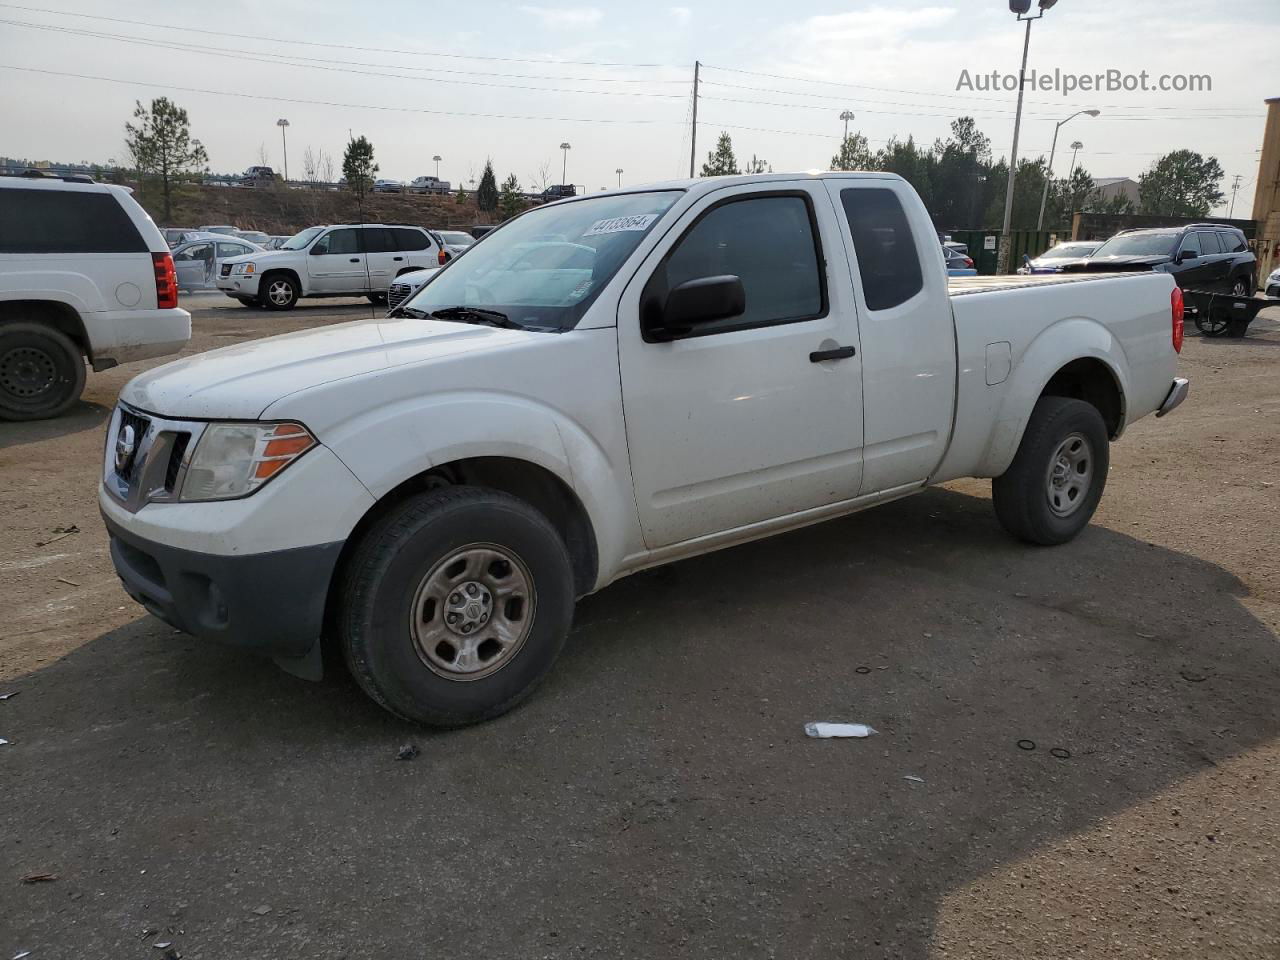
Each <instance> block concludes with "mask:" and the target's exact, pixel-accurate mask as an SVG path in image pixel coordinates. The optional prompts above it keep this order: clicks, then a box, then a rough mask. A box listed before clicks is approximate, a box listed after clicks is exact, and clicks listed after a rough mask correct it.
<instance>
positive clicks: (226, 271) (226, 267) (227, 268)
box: [222, 263, 231, 277]
mask: <svg viewBox="0 0 1280 960" xmlns="http://www.w3.org/2000/svg"><path fill="white" fill-rule="evenodd" d="M222 275H223V276H224V277H229V276H231V264H229V263H224V264H223V265H222Z"/></svg>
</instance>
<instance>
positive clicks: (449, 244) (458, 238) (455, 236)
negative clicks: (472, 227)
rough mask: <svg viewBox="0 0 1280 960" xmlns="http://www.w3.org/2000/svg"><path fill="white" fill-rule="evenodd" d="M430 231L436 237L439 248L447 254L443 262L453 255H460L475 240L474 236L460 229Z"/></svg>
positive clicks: (450, 258)
mask: <svg viewBox="0 0 1280 960" xmlns="http://www.w3.org/2000/svg"><path fill="white" fill-rule="evenodd" d="M431 232H432V233H433V234H435V236H436V237H437V238H438V242H439V244H440V249H441V250H443V251H444V252H445V253H446V254H447V256H446V257H445V258H444V262H448V261H449V260H452V259H453V258H454V257H460V256H462V255H463V254H464V253H466V252H467V249H468V248H469V247H470V246H471V245H472V244H473V243H475V242H476V238H475V237H473V236H472V235H471V234H469V233H465V232H464V231H462V230H433V231H431Z"/></svg>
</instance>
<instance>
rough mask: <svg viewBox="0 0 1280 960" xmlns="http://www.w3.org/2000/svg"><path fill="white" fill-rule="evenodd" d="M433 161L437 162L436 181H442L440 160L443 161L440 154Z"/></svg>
mask: <svg viewBox="0 0 1280 960" xmlns="http://www.w3.org/2000/svg"><path fill="white" fill-rule="evenodd" d="M431 159H432V160H434V161H435V162H436V179H437V180H439V179H440V160H441V157H440V154H438V153H437V154H436V155H435V156H434V157H432V158H431Z"/></svg>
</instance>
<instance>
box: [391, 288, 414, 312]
mask: <svg viewBox="0 0 1280 960" xmlns="http://www.w3.org/2000/svg"><path fill="white" fill-rule="evenodd" d="M410 290H412V288H411V287H410V286H409V284H407V283H393V284H392V285H391V286H390V287H389V288H388V289H387V306H388V307H398V306H400V304H402V303H404V301H405V300H406V298H408V296H409V292H410Z"/></svg>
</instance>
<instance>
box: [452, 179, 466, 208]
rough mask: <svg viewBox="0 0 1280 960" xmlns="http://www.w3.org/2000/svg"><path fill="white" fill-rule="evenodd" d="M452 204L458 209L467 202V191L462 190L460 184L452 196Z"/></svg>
mask: <svg viewBox="0 0 1280 960" xmlns="http://www.w3.org/2000/svg"><path fill="white" fill-rule="evenodd" d="M453 202H454V203H456V204H457V205H458V206H460V207H461V206H463V205H464V204H465V203H466V202H467V191H466V190H464V189H462V184H458V192H457V193H455V194H454V195H453Z"/></svg>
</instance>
